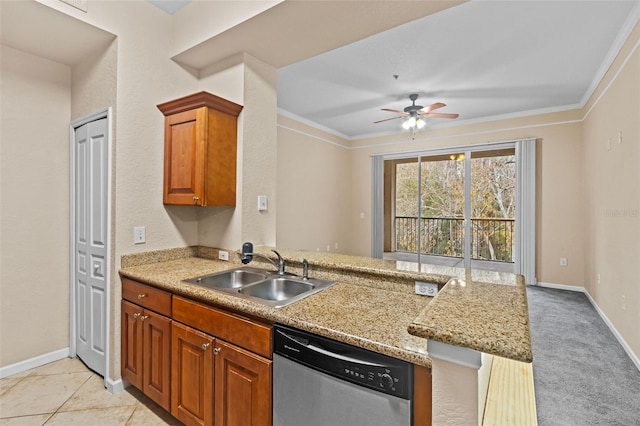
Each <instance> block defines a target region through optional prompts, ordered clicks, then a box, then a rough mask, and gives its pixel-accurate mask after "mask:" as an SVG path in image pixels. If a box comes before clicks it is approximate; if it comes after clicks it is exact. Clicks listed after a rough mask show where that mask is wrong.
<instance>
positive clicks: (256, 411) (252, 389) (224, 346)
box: [215, 340, 272, 426]
mask: <svg viewBox="0 0 640 426" xmlns="http://www.w3.org/2000/svg"><path fill="white" fill-rule="evenodd" d="M216 351H217V354H216V355H215V366H216V367H215V371H216V380H215V394H216V399H215V420H216V423H215V424H216V426H231V425H238V426H240V425H247V426H248V425H252V426H270V425H271V416H272V407H271V384H272V383H271V376H272V375H271V361H270V360H268V359H265V358H262V357H261V356H258V355H255V354H253V353H251V352H248V351H245V350H244V349H241V348H238V347H236V346H234V345H232V344H229V343H226V342H224V341H222V340H217V341H216Z"/></svg>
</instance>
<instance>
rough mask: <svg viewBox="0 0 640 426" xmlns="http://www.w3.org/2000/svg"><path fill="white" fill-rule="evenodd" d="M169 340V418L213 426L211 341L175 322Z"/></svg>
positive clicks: (209, 337) (212, 348) (192, 423)
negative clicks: (170, 359) (170, 358)
mask: <svg viewBox="0 0 640 426" xmlns="http://www.w3.org/2000/svg"><path fill="white" fill-rule="evenodd" d="M171 339H172V342H171V348H172V350H171V355H172V364H171V414H172V415H173V416H174V417H175V418H177V419H178V420H180V421H181V422H183V423H184V424H185V425H187V426H189V425H212V424H213V405H214V399H213V380H214V375H213V374H214V370H213V369H214V364H213V350H214V347H213V344H214V339H213V337H211V336H208V335H206V334H204V333H201V332H199V331H197V330H194V329H192V328H191V327H187V326H185V325H182V324H180V323H177V322H174V323H173V325H172V337H171Z"/></svg>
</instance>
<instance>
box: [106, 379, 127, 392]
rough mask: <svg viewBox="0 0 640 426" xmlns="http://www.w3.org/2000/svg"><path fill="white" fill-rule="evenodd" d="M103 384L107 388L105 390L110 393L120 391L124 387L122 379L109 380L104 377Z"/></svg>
mask: <svg viewBox="0 0 640 426" xmlns="http://www.w3.org/2000/svg"><path fill="white" fill-rule="evenodd" d="M104 385H105V387H106V388H107V390H108V391H109V392H111V393H119V392H122V391H123V390H124V388H125V386H124V382H123V381H122V379H118V380H111V379H109V378H105V379H104Z"/></svg>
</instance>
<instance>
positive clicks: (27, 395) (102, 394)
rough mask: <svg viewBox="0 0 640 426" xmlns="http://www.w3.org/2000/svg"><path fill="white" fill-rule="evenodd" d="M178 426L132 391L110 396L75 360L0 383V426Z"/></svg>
mask: <svg viewBox="0 0 640 426" xmlns="http://www.w3.org/2000/svg"><path fill="white" fill-rule="evenodd" d="M180 424H181V423H180V422H178V421H177V420H176V419H174V418H173V417H171V416H170V415H169V414H168V413H166V412H165V411H164V410H162V408H160V407H159V406H158V405H157V404H155V403H154V402H153V401H151V400H149V399H148V398H147V397H145V396H144V395H143V394H142V393H141V392H140V391H138V390H137V389H135V388H134V387H132V386H129V387H128V388H127V389H126V390H125V391H123V392H120V393H118V394H112V393H111V392H109V391H108V390H106V389H105V387H104V384H103V379H102V377H100V376H99V375H97V374H95V373H94V372H92V371H91V370H89V369H87V367H85V365H84V364H83V363H82V362H81V361H80V360H78V359H71V358H65V359H62V360H60V361H56V362H52V363H51V364H47V365H43V366H41V367H38V368H34V369H32V370H29V371H25V372H24V373H20V374H16V375H14V376H10V377H7V378H4V379H2V380H0V426H5V425H6V426H42V425H47V426H54V425H55V426H60V425H100V426H102V425H105V426H111V425H113V426H120V425H122V426H125V425H127V426H129V425H131V426H136V425H153V426H155V425H180Z"/></svg>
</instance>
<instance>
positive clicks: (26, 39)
mask: <svg viewBox="0 0 640 426" xmlns="http://www.w3.org/2000/svg"><path fill="white" fill-rule="evenodd" d="M115 37H116V36H115V35H113V34H111V33H109V32H107V31H104V30H101V29H99V28H96V27H94V26H92V25H89V24H87V23H85V22H82V21H80V20H78V19H74V18H72V17H70V16H68V15H65V14H64V13H60V12H58V11H57V10H54V9H52V8H51V7H49V6H46V5H43V4H40V3H38V2H35V1H3V0H0V42H2V44H4V45H6V46H9V47H13V48H14V49H18V50H22V51H24V52H28V53H31V54H33V55H37V56H41V57H43V58H47V59H50V60H52V61H55V62H59V63H61V64H66V65H75V64H77V63H79V62H81V61H83V60H86V58H87V57H88V56H90V55H93V54H94V53H95V52H97V51H98V52H99V51H102V50H104V48H105V47H106V46H108V45H109V43H111V42H112V41H113V40H114V39H115Z"/></svg>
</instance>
